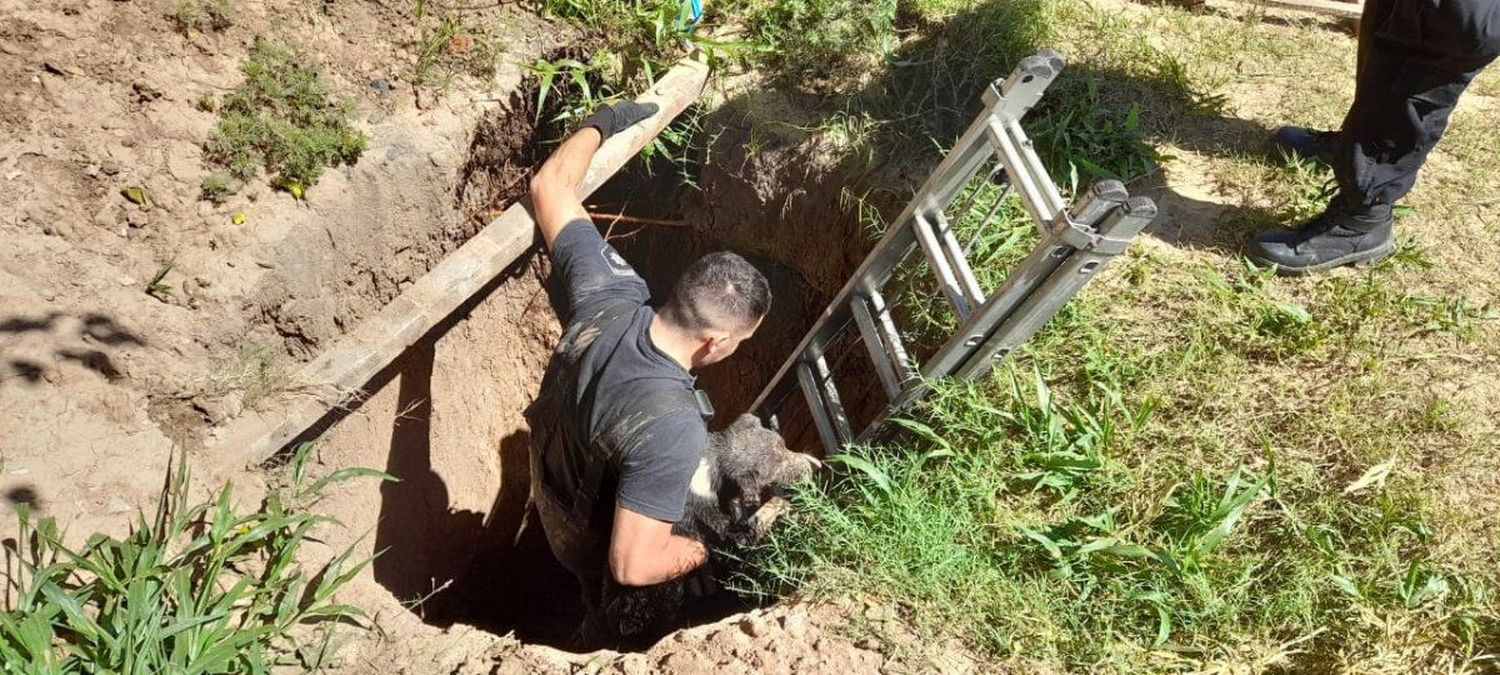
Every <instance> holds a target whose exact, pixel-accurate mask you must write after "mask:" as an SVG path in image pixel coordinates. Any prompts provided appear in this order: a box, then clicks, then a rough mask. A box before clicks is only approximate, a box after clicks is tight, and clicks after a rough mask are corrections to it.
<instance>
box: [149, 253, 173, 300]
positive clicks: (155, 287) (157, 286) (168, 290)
mask: <svg viewBox="0 0 1500 675" xmlns="http://www.w3.org/2000/svg"><path fill="white" fill-rule="evenodd" d="M172 267H173V263H170V262H169V263H166V264H164V265H162V266H161V267H159V268H157V270H156V274H155V275H153V276H152V277H151V281H149V282H146V295H149V296H151V297H153V298H156V299H157V300H160V301H162V302H166V301H167V300H169V299H170V298H171V297H172V287H171V286H170V285H168V284H167V283H166V282H165V281H164V280H165V279H166V278H167V273H168V272H171V271H172Z"/></svg>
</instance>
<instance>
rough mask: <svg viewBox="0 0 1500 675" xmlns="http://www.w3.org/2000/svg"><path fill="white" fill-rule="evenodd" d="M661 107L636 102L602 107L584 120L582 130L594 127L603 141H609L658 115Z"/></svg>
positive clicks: (622, 102) (624, 102)
mask: <svg viewBox="0 0 1500 675" xmlns="http://www.w3.org/2000/svg"><path fill="white" fill-rule="evenodd" d="M660 109H661V107H660V106H658V105H656V104H655V103H644V104H642V103H636V102H635V101H620V102H619V103H615V104H611V105H601V106H599V109H598V110H595V111H594V112H593V114H591V115H589V116H588V117H586V118H584V120H583V126H581V127H579V128H580V129H587V128H588V127H593V128H595V129H598V130H599V135H600V136H603V139H602V140H609V137H610V136H613V135H615V134H616V133H618V132H620V131H623V130H625V129H627V128H629V127H630V126H631V125H633V124H636V123H638V122H640V121H641V120H643V119H646V118H647V117H650V116H652V115H655V114H656V111H658V110H660Z"/></svg>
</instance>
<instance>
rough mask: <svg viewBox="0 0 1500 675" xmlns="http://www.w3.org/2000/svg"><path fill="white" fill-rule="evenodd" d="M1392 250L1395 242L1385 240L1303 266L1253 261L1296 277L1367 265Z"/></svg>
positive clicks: (1279, 272)
mask: <svg viewBox="0 0 1500 675" xmlns="http://www.w3.org/2000/svg"><path fill="white" fill-rule="evenodd" d="M1394 250H1396V242H1394V241H1391V242H1386V243H1385V244H1383V245H1381V246H1377V247H1375V248H1372V249H1370V250H1368V251H1360V252H1359V253H1350V254H1349V255H1346V256H1340V257H1338V258H1334V259H1333V260H1328V261H1324V262H1320V263H1318V264H1316V265H1307V266H1305V267H1288V266H1286V265H1282V264H1279V263H1273V262H1270V261H1268V260H1260V259H1256V261H1255V262H1257V263H1260V264H1262V265H1268V266H1270V267H1272V268H1274V269H1275V270H1276V273H1277V274H1280V275H1282V276H1289V277H1298V276H1303V275H1307V274H1317V273H1318V272H1325V271H1328V270H1331V269H1333V268H1335V267H1343V266H1345V265H1359V266H1363V265H1369V264H1371V263H1374V262H1375V261H1377V260H1380V259H1381V258H1384V257H1386V256H1388V255H1390V254H1391V252H1392V251H1394Z"/></svg>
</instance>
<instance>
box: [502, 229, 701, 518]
mask: <svg viewBox="0 0 1500 675" xmlns="http://www.w3.org/2000/svg"><path fill="white" fill-rule="evenodd" d="M551 253H552V265H553V269H552V275H553V280H554V281H555V282H558V283H559V286H560V290H561V291H562V292H561V293H560V294H559V296H560V297H555V298H554V302H555V305H554V309H555V310H556V311H557V314H558V316H559V317H561V318H562V321H563V326H564V330H563V338H562V341H561V342H560V343H559V344H558V347H557V349H556V350H555V351H554V352H553V355H552V360H551V361H550V362H549V363H548V365H547V374H546V376H545V378H544V379H543V382H542V391H541V392H540V393H539V394H538V397H537V401H536V403H534V404H533V406H532V409H531V411H530V413H529V416H530V417H531V418H532V427H533V432H532V433H533V435H534V436H535V435H537V434H539V433H540V434H541V435H543V436H545V438H540V439H535V440H536V441H540V442H539V443H537V447H538V450H539V451H540V452H541V453H542V461H541V465H542V471H543V476H542V477H541V479H542V480H541V483H542V485H543V486H544V487H545V488H547V489H549V490H551V491H552V493H553V496H554V497H556V498H557V499H558V501H560V502H562V503H563V504H569V505H572V504H578V505H580V507H581V508H580V510H582V511H587V512H588V514H587V515H586V517H588V518H589V519H590V520H591V521H593V522H591V525H596V526H602V525H603V523H604V522H607V521H608V520H609V519H610V518H612V515H613V508H614V504H615V500H616V499H617V500H618V502H619V503H620V504H621V505H622V506H624V507H625V508H627V509H630V510H631V511H634V512H636V513H639V514H642V515H645V516H648V517H651V518H655V519H657V520H663V521H668V522H676V521H678V520H681V519H682V515H683V506H684V504H685V503H686V501H687V491H688V483H689V482H690V481H691V480H692V476H693V472H694V471H696V470H697V468H698V463H699V462H700V461H701V460H702V459H703V453H704V452H705V450H706V448H707V447H708V428H707V425H706V423H705V422H704V419H703V417H702V415H700V414H699V412H698V408H697V405H696V403H695V401H694V395H693V377H692V375H690V374H688V372H687V370H685V369H683V367H682V366H681V365H680V364H678V363H677V362H675V361H673V360H672V359H671V358H670V357H668V356H667V355H666V354H664V353H662V351H661V350H659V349H657V348H656V345H655V344H653V343H652V342H651V336H650V332H649V328H650V327H651V319H652V317H654V316H655V313H654V312H653V311H652V310H651V308H650V307H648V306H646V303H647V302H648V301H649V300H650V299H651V295H650V291H649V290H648V289H647V288H646V283H645V282H644V281H642V280H641V278H640V276H638V275H637V274H636V273H635V270H633V269H631V267H630V265H629V264H627V263H626V262H625V260H624V259H623V258H621V257H620V254H619V253H617V252H616V251H615V250H614V248H613V247H611V246H610V245H609V244H607V243H605V241H604V238H603V237H601V236H599V231H598V229H597V228H596V227H595V226H594V224H593V223H592V222H589V221H588V220H582V219H580V220H575V221H573V222H571V223H569V224H568V225H567V226H566V227H565V228H563V231H562V232H561V233H559V234H558V236H557V239H556V240H554V241H553V242H552V251H551ZM549 423H550V424H549ZM543 425H547V427H548V428H546V429H538V427H539V426H543ZM591 484H596V485H597V489H596V491H597V494H594V495H588V494H587V493H588V492H589V488H590V485H591ZM580 494H584V495H585V497H584V498H583V499H582V500H580V499H579V496H580ZM611 495H614V496H615V499H610V496H611ZM580 515H585V514H580ZM599 519H602V520H599Z"/></svg>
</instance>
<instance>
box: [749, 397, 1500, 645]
mask: <svg viewBox="0 0 1500 675" xmlns="http://www.w3.org/2000/svg"><path fill="white" fill-rule="evenodd" d="M1157 405H1158V404H1157V402H1155V401H1138V400H1132V397H1129V396H1122V395H1121V394H1120V393H1119V392H1115V391H1111V390H1108V389H1103V388H1096V389H1095V390H1093V391H1092V392H1091V393H1088V394H1087V395H1085V396H1076V397H1072V398H1071V399H1064V398H1062V397H1060V396H1058V395H1057V394H1056V393H1054V392H1052V391H1051V390H1050V389H1049V388H1048V386H1047V385H1046V384H1045V382H1044V381H1043V380H1042V379H1041V378H1040V377H1039V376H1036V377H1021V376H1018V375H1016V374H1015V373H1014V372H1013V371H1012V372H1011V373H1009V374H1006V375H1004V376H1002V377H1001V378H999V379H997V381H995V382H994V383H991V384H985V385H948V386H942V387H939V388H938V390H937V392H936V393H935V395H934V398H933V399H932V401H931V402H930V404H928V405H926V406H924V408H923V410H922V412H921V414H920V415H918V416H917V417H915V418H913V419H910V420H905V421H902V422H901V424H902V426H904V427H906V428H907V429H908V430H910V431H911V432H912V433H910V434H908V435H907V437H906V439H905V440H904V441H902V442H900V443H899V444H894V445H886V446H880V447H873V448H862V449H854V450H852V451H851V452H849V453H848V454H845V455H840V456H836V457H834V458H832V462H833V464H834V465H836V466H838V467H840V468H841V469H842V470H841V471H840V472H839V476H838V477H836V478H835V479H834V481H833V483H832V485H831V486H829V487H828V488H827V489H823V490H820V489H805V490H803V491H801V492H800V493H799V494H798V495H797V504H798V507H799V508H798V509H797V510H795V511H794V514H795V515H794V516H793V517H792V518H791V519H790V523H789V526H788V527H786V528H785V529H783V530H781V531H780V532H777V533H776V534H775V535H774V537H773V541H772V542H771V544H769V545H768V546H767V547H766V548H765V549H764V550H762V551H760V552H759V556H758V560H759V564H760V565H761V567H762V569H763V570H764V574H765V576H763V577H762V578H761V579H760V581H761V582H762V583H765V584H768V586H767V587H768V588H771V589H778V590H785V589H786V588H788V587H797V588H801V589H803V590H813V591H814V592H822V593H833V594H836V595H840V596H842V595H847V594H858V595H865V596H873V597H876V598H880V599H883V600H884V601H887V602H891V603H893V604H895V605H896V606H898V607H900V608H901V609H902V610H903V616H904V617H905V618H906V619H907V620H908V621H910V622H911V623H913V624H915V625H917V626H918V627H919V628H921V629H923V630H924V631H927V632H931V633H938V634H956V635H957V636H959V637H961V638H963V639H964V640H966V641H967V642H969V644H970V645H971V646H973V647H974V648H976V649H978V650H979V651H980V652H982V653H985V654H988V655H991V656H993V657H995V658H997V659H1001V660H1013V661H1015V662H1017V663H1052V664H1056V665H1060V666H1063V667H1066V668H1069V669H1073V668H1076V669H1080V670H1087V671H1089V672H1121V673H1125V672H1162V671H1178V670H1184V671H1185V670H1194V669H1199V668H1204V667H1208V668H1210V669H1212V667H1215V666H1217V667H1220V668H1224V669H1226V672H1228V671H1232V670H1233V668H1235V667H1244V666H1247V665H1250V664H1256V663H1259V664H1262V666H1266V665H1276V666H1280V667H1285V668H1289V669H1291V670H1294V671H1307V672H1318V671H1322V670H1324V669H1326V668H1327V667H1329V665H1330V664H1333V663H1339V662H1343V661H1348V660H1350V658H1351V657H1354V658H1356V659H1357V658H1358V657H1360V656H1366V655H1367V654H1368V652H1369V651H1371V650H1374V649H1378V648H1381V647H1384V646H1385V645H1384V644H1382V643H1383V642H1399V641H1398V640H1395V639H1392V638H1391V637H1390V636H1387V635H1385V634H1384V633H1383V632H1382V631H1384V630H1386V629H1387V628H1388V627H1390V626H1409V627H1411V628H1412V629H1413V631H1414V632H1416V633H1417V635H1415V636H1411V637H1407V636H1403V637H1405V638H1406V639H1408V640H1410V641H1411V644H1406V645H1399V646H1401V647H1404V648H1408V649H1412V650H1413V651H1414V654H1415V656H1413V657H1411V658H1415V659H1416V661H1415V662H1420V663H1426V664H1429V665H1438V664H1444V665H1450V666H1458V667H1463V666H1464V664H1468V665H1467V667H1471V668H1472V667H1477V665H1478V664H1479V663H1482V659H1484V658H1486V656H1485V654H1486V649H1487V648H1488V649H1493V645H1494V642H1493V641H1494V640H1495V638H1496V637H1497V636H1500V633H1497V630H1500V613H1497V610H1496V607H1495V604H1494V598H1493V594H1494V592H1495V589H1496V585H1495V580H1494V579H1493V578H1492V577H1493V570H1484V569H1482V568H1466V567H1465V566H1463V565H1460V564H1456V563H1455V562H1454V561H1450V560H1448V559H1446V558H1445V556H1444V555H1443V554H1442V552H1441V545H1440V542H1439V541H1438V540H1437V539H1436V538H1435V537H1434V534H1433V529H1432V526H1431V519H1432V510H1431V508H1430V507H1429V506H1428V505H1427V504H1425V503H1423V502H1422V500H1421V499H1420V498H1418V497H1416V496H1415V495H1416V494H1417V493H1415V492H1413V491H1412V490H1411V487H1412V486H1411V485H1409V484H1406V481H1403V480H1389V481H1387V480H1386V478H1387V475H1386V473H1385V472H1388V471H1389V470H1390V465H1389V464H1372V465H1370V466H1368V467H1367V470H1366V471H1365V472H1364V473H1363V474H1354V475H1352V476H1348V477H1343V478H1341V479H1339V480H1337V481H1334V482H1333V483H1332V484H1330V481H1329V480H1328V479H1327V477H1326V476H1324V475H1322V473H1321V472H1320V471H1319V469H1318V467H1317V466H1316V465H1315V464H1313V463H1309V462H1306V461H1303V460H1301V459H1300V458H1299V459H1297V460H1289V459H1283V458H1280V457H1277V456H1276V455H1275V454H1266V455H1263V456H1260V457H1246V458H1242V459H1241V460H1238V461H1219V462H1214V463H1209V464H1205V463H1200V462H1195V461H1193V460H1192V459H1190V458H1191V457H1192V455H1193V454H1194V453H1193V452H1192V451H1191V449H1187V448H1185V449H1184V450H1187V451H1188V452H1185V453H1183V456H1172V455H1170V454H1167V453H1149V452H1147V451H1146V450H1145V447H1146V446H1149V445H1150V444H1151V442H1152V439H1151V435H1152V429H1151V426H1152V425H1153V424H1154V423H1156V422H1155V417H1156V415H1157V414H1158V413H1157V412H1156V411H1155V409H1156V407H1157ZM1170 416H1171V415H1169V417H1170ZM1419 627H1420V629H1418V628H1419ZM1487 645H1488V647H1487ZM1293 646H1295V647H1296V649H1291V647H1293ZM1408 663H1413V661H1408Z"/></svg>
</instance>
